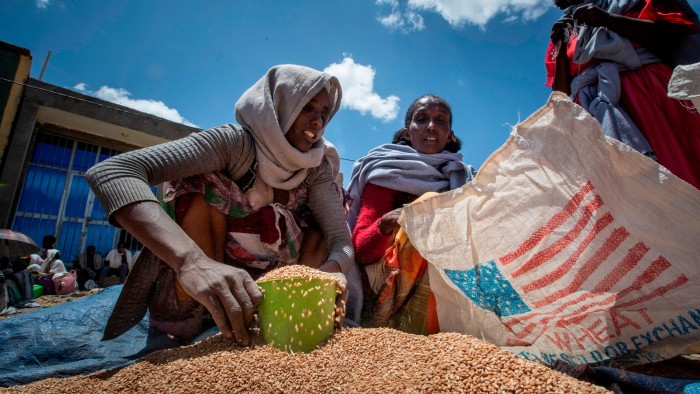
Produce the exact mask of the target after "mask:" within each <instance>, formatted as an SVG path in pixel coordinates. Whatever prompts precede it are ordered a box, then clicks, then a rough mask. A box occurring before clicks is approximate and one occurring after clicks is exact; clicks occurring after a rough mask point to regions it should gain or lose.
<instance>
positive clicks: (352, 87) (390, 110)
mask: <svg viewBox="0 0 700 394" xmlns="http://www.w3.org/2000/svg"><path fill="white" fill-rule="evenodd" d="M323 71H324V72H327V73H329V74H331V75H334V76H336V77H337V78H338V80H339V81H340V85H341V86H342V88H343V102H342V106H343V107H344V108H349V109H351V110H356V111H359V112H360V113H361V114H362V115H364V114H366V113H368V112H369V113H370V114H371V115H372V116H373V117H375V118H378V119H381V120H382V121H384V122H390V121H392V120H394V119H396V115H397V114H398V113H399V104H398V103H399V98H398V97H396V96H393V95H391V96H389V97H386V98H382V97H381V96H380V95H379V94H377V93H376V92H374V91H373V90H374V76H375V74H376V72H375V71H374V68H372V66H363V65H361V64H357V63H355V61H354V60H353V59H352V58H350V57H345V58H344V59H343V61H342V62H341V63H333V64H331V65H330V66H328V67H326V68H325V70H323Z"/></svg>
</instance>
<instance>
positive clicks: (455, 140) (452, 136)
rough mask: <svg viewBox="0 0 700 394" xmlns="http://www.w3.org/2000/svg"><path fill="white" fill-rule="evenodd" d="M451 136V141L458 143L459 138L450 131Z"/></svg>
mask: <svg viewBox="0 0 700 394" xmlns="http://www.w3.org/2000/svg"><path fill="white" fill-rule="evenodd" d="M450 134H451V136H450V139H451V140H452V142H457V136H456V135H455V132H454V131H452V130H450Z"/></svg>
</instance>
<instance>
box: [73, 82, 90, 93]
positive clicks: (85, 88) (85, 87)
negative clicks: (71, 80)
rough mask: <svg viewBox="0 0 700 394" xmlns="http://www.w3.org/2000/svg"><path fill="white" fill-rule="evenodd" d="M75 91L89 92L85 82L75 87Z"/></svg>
mask: <svg viewBox="0 0 700 394" xmlns="http://www.w3.org/2000/svg"><path fill="white" fill-rule="evenodd" d="M73 89H75V90H77V91H79V92H85V91H87V85H86V84H85V83H84V82H80V83H78V84H77V85H75V86H73Z"/></svg>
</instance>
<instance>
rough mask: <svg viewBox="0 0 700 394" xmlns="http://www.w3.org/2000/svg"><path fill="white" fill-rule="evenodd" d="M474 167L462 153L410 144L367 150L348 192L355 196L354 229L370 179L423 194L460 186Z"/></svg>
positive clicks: (349, 217)
mask: <svg viewBox="0 0 700 394" xmlns="http://www.w3.org/2000/svg"><path fill="white" fill-rule="evenodd" d="M475 173H476V171H475V170H474V167H473V166H471V165H469V164H464V162H462V154H461V153H451V152H448V151H442V152H440V153H434V154H425V153H420V152H418V151H416V150H415V149H413V148H412V147H410V146H405V145H396V144H385V145H380V146H378V147H376V148H374V149H372V150H370V151H369V152H368V153H367V156H365V157H363V158H361V159H359V160H357V161H356V162H355V164H354V165H353V167H352V175H351V176H350V183H349V184H348V192H349V193H350V195H351V196H352V198H353V201H352V205H351V206H350V211H349V212H348V215H347V221H348V225H349V226H350V229H351V230H352V229H354V228H355V223H356V221H357V215H359V213H360V205H361V201H362V193H364V191H365V187H366V186H367V184H368V183H373V184H375V185H377V186H383V187H387V188H390V189H393V190H398V191H402V192H406V193H410V194H413V195H416V196H420V195H422V194H424V193H426V192H444V191H446V190H452V189H456V188H458V187H461V186H462V185H464V184H465V183H467V182H470V181H471V180H472V176H473V175H474V174H475Z"/></svg>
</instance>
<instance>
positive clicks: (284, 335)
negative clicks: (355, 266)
mask: <svg viewBox="0 0 700 394" xmlns="http://www.w3.org/2000/svg"><path fill="white" fill-rule="evenodd" d="M258 285H259V286H260V287H262V288H263V294H264V295H265V297H264V299H263V300H262V302H261V303H260V304H259V305H258V319H259V320H260V333H261V335H262V338H263V341H265V343H267V344H270V345H272V346H273V347H275V348H276V349H279V350H282V351H286V352H294V353H296V352H305V353H306V352H310V351H312V350H314V349H315V348H316V346H317V345H319V344H321V343H323V342H325V341H326V340H327V339H328V338H329V337H330V336H331V334H333V330H334V329H335V325H334V318H335V297H336V290H337V288H338V284H337V282H336V281H334V280H330V279H319V278H311V277H308V278H284V279H273V280H266V281H261V282H258Z"/></svg>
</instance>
